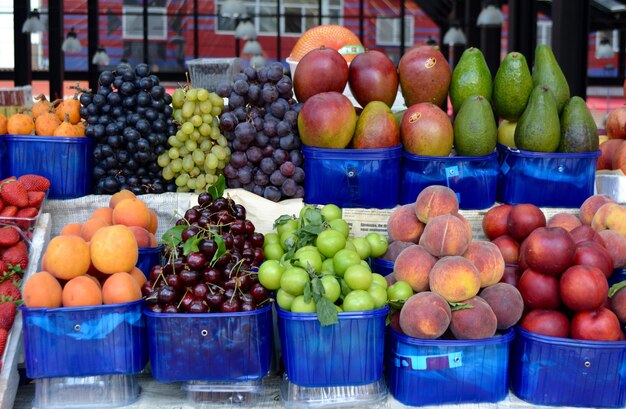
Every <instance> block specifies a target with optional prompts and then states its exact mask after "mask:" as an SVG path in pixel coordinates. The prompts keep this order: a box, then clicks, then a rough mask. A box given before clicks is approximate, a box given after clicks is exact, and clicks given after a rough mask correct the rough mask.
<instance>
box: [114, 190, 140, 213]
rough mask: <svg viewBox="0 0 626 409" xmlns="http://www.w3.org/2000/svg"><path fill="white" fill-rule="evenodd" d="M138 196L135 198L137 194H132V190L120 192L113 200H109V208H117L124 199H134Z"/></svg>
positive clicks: (115, 194)
mask: <svg viewBox="0 0 626 409" xmlns="http://www.w3.org/2000/svg"><path fill="white" fill-rule="evenodd" d="M136 197H137V196H135V194H134V193H133V192H131V191H130V190H127V189H124V190H120V191H119V192H117V193H114V194H113V195H112V196H111V198H110V199H109V207H110V208H111V209H113V208H115V206H116V205H117V204H118V203H119V202H121V201H122V200H124V199H134V198H136Z"/></svg>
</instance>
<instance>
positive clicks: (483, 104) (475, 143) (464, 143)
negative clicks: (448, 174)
mask: <svg viewBox="0 0 626 409" xmlns="http://www.w3.org/2000/svg"><path fill="white" fill-rule="evenodd" d="M497 140H498V127H497V125H496V120H495V118H494V116H493V110H492V109H491V104H490V103H489V101H487V99H486V98H485V97H483V96H482V95H471V96H470V97H469V98H467V99H466V100H465V102H463V105H461V109H459V113H458V114H457V115H456V117H455V118H454V150H455V151H456V153H457V155H460V156H485V155H489V154H490V153H492V152H493V150H494V149H495V148H496V142H497Z"/></svg>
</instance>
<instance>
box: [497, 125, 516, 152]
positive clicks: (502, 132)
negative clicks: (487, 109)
mask: <svg viewBox="0 0 626 409" xmlns="http://www.w3.org/2000/svg"><path fill="white" fill-rule="evenodd" d="M516 126H517V122H509V121H507V120H506V119H503V120H502V122H500V125H499V126H498V143H499V144H502V145H505V146H508V147H510V148H515V127H516Z"/></svg>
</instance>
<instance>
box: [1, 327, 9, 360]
mask: <svg viewBox="0 0 626 409" xmlns="http://www.w3.org/2000/svg"><path fill="white" fill-rule="evenodd" d="M8 339H9V331H7V330H6V329H4V328H0V357H1V356H2V354H3V353H4V349H5V348H6V346H7V340H8Z"/></svg>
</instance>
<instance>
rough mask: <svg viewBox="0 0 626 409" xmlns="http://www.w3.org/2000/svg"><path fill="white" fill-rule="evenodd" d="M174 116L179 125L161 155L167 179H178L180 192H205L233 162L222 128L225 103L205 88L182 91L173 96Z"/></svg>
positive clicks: (177, 183) (183, 89) (179, 90)
mask: <svg viewBox="0 0 626 409" xmlns="http://www.w3.org/2000/svg"><path fill="white" fill-rule="evenodd" d="M172 107H173V108H174V110H173V112H172V117H173V118H174V121H175V123H176V124H177V125H178V131H177V132H176V134H175V135H170V136H169V137H168V139H167V142H168V145H169V147H170V148H169V149H168V150H167V151H166V152H164V153H162V154H161V155H159V157H158V159H157V163H158V164H159V166H160V167H161V168H163V178H164V179H165V180H174V182H175V183H176V186H177V191H178V192H195V193H201V192H203V191H204V190H205V187H206V186H208V185H212V184H213V183H215V182H216V181H217V178H218V176H219V175H220V174H222V173H223V169H224V167H226V165H227V164H228V163H229V162H230V148H229V147H228V141H227V140H226V137H224V135H222V133H221V132H220V128H219V119H218V116H219V115H220V114H221V113H222V110H223V109H224V100H223V99H222V97H220V96H219V95H217V94H216V93H214V92H209V91H207V90H206V89H204V88H188V87H185V88H178V89H177V90H175V91H174V93H173V94H172Z"/></svg>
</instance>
